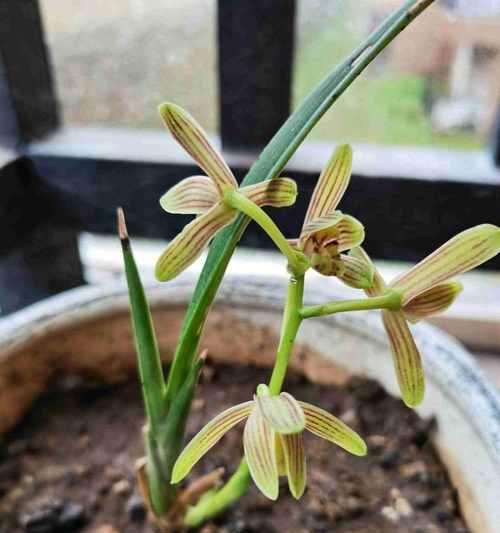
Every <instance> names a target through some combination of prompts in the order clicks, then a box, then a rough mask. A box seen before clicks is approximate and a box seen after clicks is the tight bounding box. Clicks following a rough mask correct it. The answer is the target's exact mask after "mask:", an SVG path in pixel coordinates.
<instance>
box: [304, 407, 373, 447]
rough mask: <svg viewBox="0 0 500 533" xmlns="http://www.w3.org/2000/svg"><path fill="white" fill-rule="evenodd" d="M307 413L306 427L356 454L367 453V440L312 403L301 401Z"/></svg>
mask: <svg viewBox="0 0 500 533" xmlns="http://www.w3.org/2000/svg"><path fill="white" fill-rule="evenodd" d="M299 403H300V405H301V407H302V409H303V410H304V414H305V415H306V429H307V430H308V431H310V432H311V433H314V434H315V435H317V436H318V437H321V438H322V439H325V440H327V441H329V442H333V443H334V444H336V445H337V446H340V447H341V448H343V449H344V450H346V451H348V452H350V453H352V454H354V455H360V456H361V455H366V450H367V448H366V444H365V441H364V440H363V439H362V438H361V437H360V436H359V435H358V434H357V433H356V432H355V431H353V430H352V429H351V428H350V427H348V426H346V424H344V422H342V421H341V420H339V419H338V418H336V417H335V416H333V415H331V414H330V413H329V412H328V411H325V410H324V409H321V408H320V407H316V406H315V405H312V404H310V403H306V402H299Z"/></svg>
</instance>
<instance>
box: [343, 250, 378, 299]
mask: <svg viewBox="0 0 500 533" xmlns="http://www.w3.org/2000/svg"><path fill="white" fill-rule="evenodd" d="M336 262H337V263H338V264H339V270H338V272H337V277H338V278H339V279H340V280H341V281H343V282H344V283H345V284H346V285H349V287H353V288H354V289H365V290H366V289H369V288H370V287H371V286H372V285H373V277H374V275H375V269H374V267H373V265H372V264H371V263H367V262H366V261H363V260H362V259H359V258H357V257H354V256H352V255H346V254H342V255H340V256H339V258H338V259H337V260H336Z"/></svg>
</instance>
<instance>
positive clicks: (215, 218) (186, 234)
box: [155, 203, 237, 281]
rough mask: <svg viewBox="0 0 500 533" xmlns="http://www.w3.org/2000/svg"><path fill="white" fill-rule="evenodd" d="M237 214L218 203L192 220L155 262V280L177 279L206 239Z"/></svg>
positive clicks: (205, 242)
mask: <svg viewBox="0 0 500 533" xmlns="http://www.w3.org/2000/svg"><path fill="white" fill-rule="evenodd" d="M236 216H237V213H236V212H235V211H234V210H232V209H229V208H228V207H227V206H225V205H224V204H222V203H219V204H216V205H214V206H213V207H212V208H211V209H209V210H208V211H207V212H206V213H204V214H203V215H200V216H199V217H197V218H195V219H194V220H193V221H192V222H190V223H189V224H188V225H187V226H184V229H183V230H182V231H181V233H179V235H177V237H175V239H174V240H173V241H172V242H171V243H170V244H169V245H168V247H167V249H166V250H165V251H164V252H163V254H162V255H161V256H160V258H159V259H158V262H157V263H156V268H155V274H156V278H157V279H158V280H159V281H168V280H170V279H173V278H175V277H176V276H178V275H179V274H180V273H181V272H182V271H183V270H185V269H186V268H187V267H188V266H189V265H190V264H191V263H193V262H194V261H195V260H196V258H197V257H198V256H199V255H200V254H201V252H202V251H203V248H205V246H207V244H208V243H209V241H210V239H211V238H212V237H213V236H214V235H215V234H216V233H217V232H218V231H219V230H220V229H222V228H223V227H224V226H227V225H228V224H230V223H231V222H233V220H234V219H235V218H236Z"/></svg>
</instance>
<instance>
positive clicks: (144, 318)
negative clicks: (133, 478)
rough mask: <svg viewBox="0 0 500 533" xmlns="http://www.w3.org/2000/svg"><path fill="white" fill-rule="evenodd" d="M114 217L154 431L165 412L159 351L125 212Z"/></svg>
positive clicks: (148, 415) (147, 403)
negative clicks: (116, 220)
mask: <svg viewBox="0 0 500 533" xmlns="http://www.w3.org/2000/svg"><path fill="white" fill-rule="evenodd" d="M117 216H118V233H119V236H120V242H121V246H122V252H123V262H124V264H125V274H126V278H127V286H128V293H129V300H130V313H131V318H132V327H133V333H134V342H135V349H136V352H137V360H138V365H139V373H140V376H141V385H142V394H143V398H144V404H145V407H146V415H147V418H148V421H149V424H150V425H151V427H152V429H153V431H155V430H157V428H158V427H159V424H160V422H161V420H162V418H163V416H164V414H165V413H166V406H165V401H164V397H165V381H164V377H163V370H162V367H161V359H160V352H159V350H158V343H157V340H156V335H155V331H154V327H153V320H152V318H151V312H150V310H149V305H148V302H147V300H146V295H145V293H144V287H143V285H142V282H141V278H140V276H139V272H138V270H137V265H136V263H135V259H134V254H133V253H132V247H131V244H130V239H129V236H128V233H127V227H126V224H125V215H124V213H123V210H122V209H121V208H119V209H118V211H117Z"/></svg>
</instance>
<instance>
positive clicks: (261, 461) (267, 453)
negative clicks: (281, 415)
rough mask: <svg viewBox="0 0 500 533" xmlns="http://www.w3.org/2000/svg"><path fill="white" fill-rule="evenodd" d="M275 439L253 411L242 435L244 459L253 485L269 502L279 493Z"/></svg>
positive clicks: (265, 424)
mask: <svg viewBox="0 0 500 533" xmlns="http://www.w3.org/2000/svg"><path fill="white" fill-rule="evenodd" d="M275 438H276V434H275V432H274V430H273V428H272V427H271V426H270V425H269V424H268V423H267V422H266V420H265V419H264V417H263V416H262V414H261V412H260V410H259V409H254V410H253V411H252V413H251V414H250V416H249V417H248V420H247V423H246V424H245V431H244V433H243V447H244V449H245V459H246V461H247V464H248V469H249V470H250V475H251V476H252V479H253V481H254V483H255V484H256V485H257V487H258V488H259V490H260V491H261V492H262V493H263V494H264V496H267V497H268V498H269V499H271V500H276V499H277V498H278V493H279V485H278V462H277V459H276V441H275Z"/></svg>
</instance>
